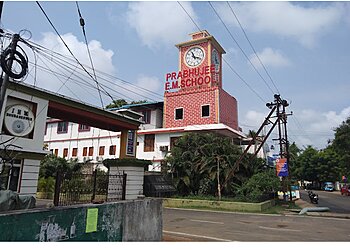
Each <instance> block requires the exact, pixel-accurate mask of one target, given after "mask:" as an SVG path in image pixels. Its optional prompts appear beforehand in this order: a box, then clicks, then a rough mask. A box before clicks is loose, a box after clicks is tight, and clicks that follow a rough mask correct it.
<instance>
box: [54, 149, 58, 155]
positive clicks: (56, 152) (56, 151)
mask: <svg viewBox="0 0 350 250" xmlns="http://www.w3.org/2000/svg"><path fill="white" fill-rule="evenodd" d="M55 155H56V156H58V148H56V149H55Z"/></svg>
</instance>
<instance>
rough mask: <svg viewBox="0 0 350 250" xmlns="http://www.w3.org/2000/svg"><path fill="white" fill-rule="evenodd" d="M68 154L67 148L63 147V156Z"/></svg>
mask: <svg viewBox="0 0 350 250" xmlns="http://www.w3.org/2000/svg"><path fill="white" fill-rule="evenodd" d="M67 156H68V148H64V149H63V157H67Z"/></svg>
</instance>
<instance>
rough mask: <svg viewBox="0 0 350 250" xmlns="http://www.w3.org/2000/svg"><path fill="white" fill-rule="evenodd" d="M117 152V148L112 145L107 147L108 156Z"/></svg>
mask: <svg viewBox="0 0 350 250" xmlns="http://www.w3.org/2000/svg"><path fill="white" fill-rule="evenodd" d="M116 151H117V146H116V145H112V146H110V147H109V155H115V152H116Z"/></svg>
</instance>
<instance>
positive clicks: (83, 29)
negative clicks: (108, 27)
mask: <svg viewBox="0 0 350 250" xmlns="http://www.w3.org/2000/svg"><path fill="white" fill-rule="evenodd" d="M75 3H76V4H77V9H78V14H79V18H80V19H79V20H80V26H81V28H82V31H83V35H84V39H85V44H86V48H87V51H88V55H89V59H90V64H91V68H92V72H93V73H94V77H95V81H96V86H97V90H98V95H99V97H100V101H101V105H102V108H104V106H105V105H104V104H103V100H102V97H101V91H100V87H99V85H98V81H97V77H96V72H95V67H94V64H93V62H92V57H91V53H90V48H89V43H88V41H87V38H86V32H85V21H84V18H83V17H82V15H81V12H80V8H79V4H78V1H76V2H75Z"/></svg>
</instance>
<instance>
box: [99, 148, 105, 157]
mask: <svg viewBox="0 0 350 250" xmlns="http://www.w3.org/2000/svg"><path fill="white" fill-rule="evenodd" d="M104 154H105V146H100V148H99V150H98V155H104Z"/></svg>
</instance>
